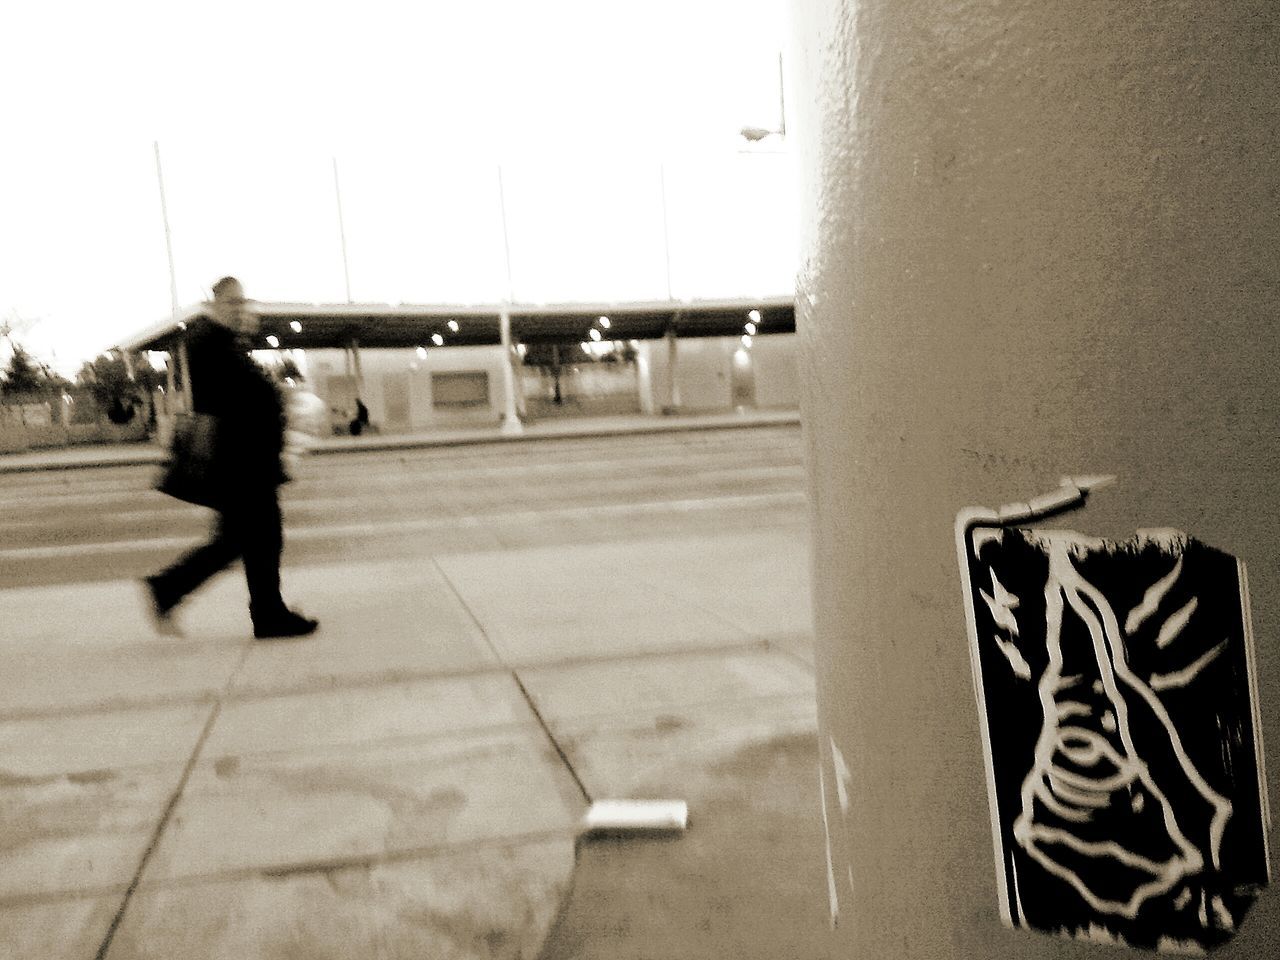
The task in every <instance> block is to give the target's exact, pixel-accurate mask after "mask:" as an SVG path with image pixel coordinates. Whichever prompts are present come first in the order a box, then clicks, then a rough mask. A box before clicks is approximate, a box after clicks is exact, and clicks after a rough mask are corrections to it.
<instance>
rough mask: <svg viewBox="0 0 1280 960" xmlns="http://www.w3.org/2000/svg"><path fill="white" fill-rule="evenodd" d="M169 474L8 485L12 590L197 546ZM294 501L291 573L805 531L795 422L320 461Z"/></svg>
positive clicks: (7, 478)
mask: <svg viewBox="0 0 1280 960" xmlns="http://www.w3.org/2000/svg"><path fill="white" fill-rule="evenodd" d="M155 471H156V468H154V467H108V468H101V469H80V470H50V471H45V472H39V473H21V474H7V475H0V589H4V588H8V587H14V586H27V585H36V584H54V583H75V582H85V581H93V580H104V579H122V578H134V577H139V576H142V575H143V574H146V573H150V572H153V571H154V570H156V569H158V568H159V567H161V566H163V565H165V564H167V563H168V562H169V561H171V560H172V559H173V558H175V557H176V556H177V555H178V554H179V553H180V552H181V551H182V550H183V549H185V548H186V547H187V546H189V545H193V544H195V543H197V542H198V541H199V540H200V539H202V538H203V537H204V536H205V535H206V534H207V532H208V528H209V523H210V518H211V516H212V514H210V513H209V512H208V511H206V510H203V509H201V508H198V507H191V506H188V505H186V504H183V503H180V502H178V501H175V500H172V499H170V498H168V497H166V496H164V495H162V494H159V493H156V492H155V491H153V490H152V489H151V488H150V486H151V482H152V480H153V479H154V476H155ZM283 503H284V513H285V536H286V547H285V565H286V566H289V565H294V564H308V563H331V562H335V561H340V560H342V559H344V558H350V559H361V560H367V559H377V558H383V559H385V558H396V557H405V558H411V557H422V556H428V555H431V554H433V553H457V552H463V551H469V550H493V549H501V548H511V547H519V546H526V545H542V546H546V545H550V544H555V543H588V542H600V541H609V540H620V539H623V540H625V539H637V538H647V537H668V536H690V535H692V536H697V535H701V534H706V535H712V534H716V533H723V532H727V531H733V530H748V529H760V528H761V527H766V526H768V527H778V526H783V527H794V528H795V529H796V531H797V534H798V535H799V534H800V533H801V532H802V531H803V529H804V525H805V524H806V523H807V511H806V507H805V497H804V477H803V466H802V462H801V447H800V428H799V427H798V426H790V425H788V426H767V427H758V428H753V429H732V430H710V431H698V432H689V433H664V434H646V435H630V436H615V437H603V438H601V437H590V438H574V439H557V440H542V441H537V442H526V443H495V444H489V445H480V446H469V447H456V448H440V447H436V448H431V449H416V450H403V451H383V452H369V453H342V454H331V455H327V456H317V457H312V458H310V459H308V460H306V461H304V462H303V464H302V465H301V468H300V469H299V471H298V477H297V479H296V480H295V481H294V482H293V483H290V484H289V485H288V486H286V487H285V488H284V496H283Z"/></svg>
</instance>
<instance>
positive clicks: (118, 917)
mask: <svg viewBox="0 0 1280 960" xmlns="http://www.w3.org/2000/svg"><path fill="white" fill-rule="evenodd" d="M252 649H253V648H252V647H250V646H246V647H245V649H244V653H243V654H241V656H240V662H239V663H237V664H236V665H235V668H234V669H232V671H231V673H230V675H229V676H228V677H227V682H226V684H225V685H224V686H223V688H222V693H221V694H219V695H218V699H217V700H216V701H214V704H213V709H212V710H210V711H209V717H208V719H206V720H205V722H204V728H203V729H202V730H201V731H200V736H199V737H197V738H196V744H195V747H194V748H193V749H192V751H191V756H190V757H188V758H187V762H186V765H185V766H184V767H183V768H182V775H181V776H180V777H178V784H177V786H176V787H174V790H173V793H172V794H171V795H170V797H169V802H168V803H167V804H165V808H164V810H163V811H162V812H161V814H160V819H159V821H158V822H157V823H156V828H155V830H154V832H153V833H152V834H151V840H150V842H148V844H147V847H146V849H145V850H143V851H142V858H141V859H140V860H139V861H138V868H137V869H136V870H135V871H134V874H133V879H132V880H131V881H130V882H129V886H128V887H127V888H126V889H125V892H124V898H123V899H122V900H121V901H120V906H119V908H118V909H117V910H116V913H115V916H114V917H112V918H111V925H110V926H109V927H107V932H106V935H105V936H104V937H103V939H102V944H101V945H100V946H99V947H98V952H97V953H96V954H94V960H105V958H106V956H107V952H108V951H109V950H110V949H111V943H112V941H113V940H115V937H116V933H117V932H118V931H119V929H120V924H121V923H122V922H123V921H124V915H125V912H126V911H127V910H128V909H129V903H130V901H132V900H133V895H134V893H135V892H137V889H138V885H139V884H140V883H141V882H142V875H143V873H145V872H146V869H147V865H148V864H149V863H150V862H151V857H152V855H153V854H154V853H155V852H156V848H157V847H159V846H160V838H161V837H162V836H163V835H164V831H165V828H166V827H167V826H168V825H169V820H170V819H171V818H172V817H173V811H174V810H175V809H176V808H177V806H178V801H179V800H181V799H182V793H183V791H184V790H186V787H187V782H188V781H189V780H190V779H191V773H192V771H194V770H195V767H196V762H197V761H198V760H199V758H200V752H201V751H202V750H203V749H204V745H205V742H206V741H207V740H208V739H209V734H211V733H212V732H213V725H214V724H215V723H216V722H217V720H218V716H219V715H220V714H221V713H222V701H223V696H225V694H226V692H227V691H228V690H229V689H230V688H231V685H232V684H233V683H234V682H235V678H236V676H237V675H238V674H239V673H240V671H241V670H242V669H244V665H245V663H246V662H248V659H249V652H250V651H251V650H252Z"/></svg>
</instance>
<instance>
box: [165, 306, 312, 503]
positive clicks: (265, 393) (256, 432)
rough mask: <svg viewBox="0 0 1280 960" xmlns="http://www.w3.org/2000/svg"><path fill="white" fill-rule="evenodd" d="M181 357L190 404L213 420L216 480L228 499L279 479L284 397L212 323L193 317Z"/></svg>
mask: <svg viewBox="0 0 1280 960" xmlns="http://www.w3.org/2000/svg"><path fill="white" fill-rule="evenodd" d="M187 359H188V361H189V365H190V370H191V400H192V407H193V408H194V410H195V412H196V413H207V414H211V415H212V416H214V417H217V418H218V439H217V443H216V445H215V451H216V463H215V471H216V475H217V477H218V482H219V484H222V485H225V488H226V492H227V494H228V495H229V496H230V497H233V498H234V497H237V496H240V495H244V494H251V493H253V492H255V491H262V490H270V489H274V488H275V487H278V486H279V485H280V484H282V483H284V482H285V481H286V480H287V479H288V477H287V475H286V474H285V472H284V469H283V466H282V465H281V461H280V454H281V452H282V451H283V449H284V430H285V412H284V401H283V399H282V398H281V396H280V391H279V390H278V389H277V388H276V385H275V384H274V383H272V382H271V380H270V379H269V378H268V377H267V375H266V374H265V373H264V372H263V371H262V369H261V368H260V367H259V366H258V365H257V364H256V363H254V362H253V360H252V359H250V357H249V355H248V352H247V349H246V347H245V346H244V345H243V344H242V343H241V341H240V338H239V336H238V335H237V334H236V333H234V332H233V331H231V330H228V329H227V328H226V327H222V326H219V325H218V324H216V323H213V322H212V321H209V320H203V319H202V320H197V321H196V322H195V323H193V324H192V326H191V331H190V335H189V338H188V340H187Z"/></svg>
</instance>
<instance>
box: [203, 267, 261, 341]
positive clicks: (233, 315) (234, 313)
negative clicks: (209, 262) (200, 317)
mask: <svg viewBox="0 0 1280 960" xmlns="http://www.w3.org/2000/svg"><path fill="white" fill-rule="evenodd" d="M210 307H211V310H210V316H211V317H212V318H213V321H214V323H217V324H218V325H220V326H223V327H226V328H227V329H228V330H232V331H234V332H235V333H238V334H240V335H241V336H244V337H251V336H253V335H254V334H256V333H257V332H258V328H259V319H258V315H257V314H256V313H254V312H253V311H252V310H251V309H249V301H248V300H246V299H245V296H244V287H243V286H241V284H240V281H239V280H237V279H236V278H235V277H223V278H222V279H221V280H219V281H218V282H217V283H215V284H214V285H213V302H212V303H211V304H210Z"/></svg>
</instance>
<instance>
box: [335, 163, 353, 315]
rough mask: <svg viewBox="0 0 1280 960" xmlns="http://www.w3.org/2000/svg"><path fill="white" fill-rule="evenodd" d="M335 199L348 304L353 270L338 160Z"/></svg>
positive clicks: (343, 278)
mask: <svg viewBox="0 0 1280 960" xmlns="http://www.w3.org/2000/svg"><path fill="white" fill-rule="evenodd" d="M333 197H334V199H335V200H336V201H337V203H338V242H339V243H341V244H342V280H343V282H344V283H345V284H346V290H347V303H350V302H351V268H350V266H349V264H348V263H347V228H346V224H345V223H344V222H343V219H342V186H341V185H340V184H339V182H338V158H337V157H334V158H333Z"/></svg>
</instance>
